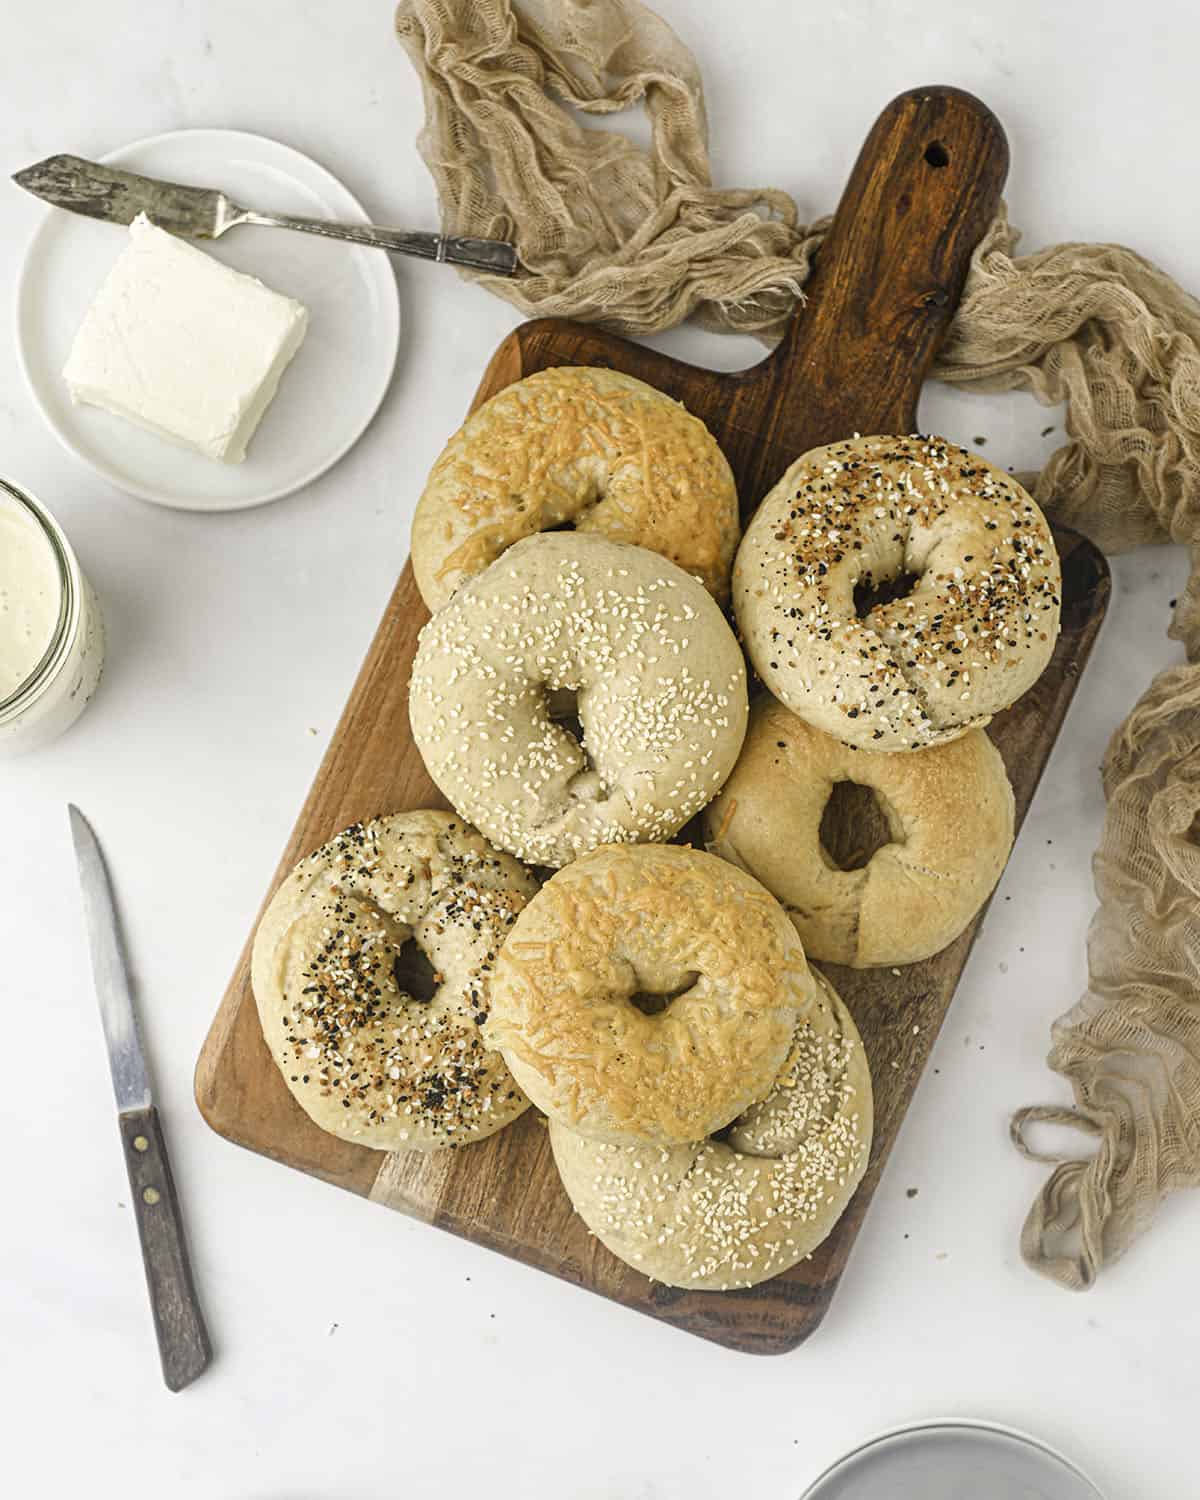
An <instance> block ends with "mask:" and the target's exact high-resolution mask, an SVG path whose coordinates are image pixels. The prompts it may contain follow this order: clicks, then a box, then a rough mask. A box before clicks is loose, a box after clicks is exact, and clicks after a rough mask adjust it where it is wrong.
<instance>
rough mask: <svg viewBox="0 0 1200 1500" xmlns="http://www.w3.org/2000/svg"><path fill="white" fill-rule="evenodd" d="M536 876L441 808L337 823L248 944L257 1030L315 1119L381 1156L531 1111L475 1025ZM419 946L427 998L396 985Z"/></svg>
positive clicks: (486, 1128)
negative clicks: (411, 946)
mask: <svg viewBox="0 0 1200 1500" xmlns="http://www.w3.org/2000/svg"><path fill="white" fill-rule="evenodd" d="M536 890H537V882H536V881H535V880H534V878H533V876H532V875H530V874H529V873H528V872H527V871H526V870H524V869H522V868H521V866H520V865H519V864H518V863H517V862H516V860H515V859H510V858H509V857H508V855H507V854H500V853H498V852H497V851H496V850H495V849H491V848H489V847H488V845H487V844H486V843H484V841H483V839H482V838H480V836H479V834H477V833H476V832H475V831H474V830H473V829H471V828H468V827H466V826H465V825H464V823H463V821H462V819H461V818H457V817H455V816H454V815H453V814H452V813H445V812H407V813H396V814H393V815H392V816H390V817H384V818H376V819H374V820H373V821H372V822H370V823H355V824H354V825H353V826H352V827H350V828H347V829H344V830H343V831H342V832H341V833H339V834H338V835H337V836H336V837H335V838H333V839H331V840H330V841H329V842H328V843H327V844H325V845H324V846H323V847H322V848H320V849H318V850H317V851H316V852H315V853H314V854H310V855H309V856H308V858H307V859H304V860H301V862H300V863H299V865H297V866H296V868H295V870H293V871H292V873H291V874H290V875H289V876H288V878H287V879H286V880H285V881H284V883H283V884H282V885H281V886H280V888H279V890H278V891H276V893H275V895H274V897H273V898H272V900H271V903H270V905H269V906H268V907H267V910H266V912H265V913H264V914H263V919H262V921H261V922H260V924H259V927H258V932H257V933H256V935H255V939H254V951H253V955H252V962H251V978H252V982H253V987H254V998H255V1000H256V1002H257V1005H258V1014H259V1019H260V1020H261V1022H262V1028H263V1035H264V1037H265V1038H266V1042H267V1046H268V1047H269V1048H270V1050H271V1055H272V1057H273V1058H274V1059H275V1062H276V1065H277V1066H278V1068H279V1070H280V1072H281V1073H282V1074H283V1078H284V1081H285V1083H286V1084H287V1086H288V1088H289V1089H290V1090H291V1092H292V1094H293V1096H294V1097H295V1099H296V1100H297V1102H298V1103H299V1104H300V1106H301V1107H302V1108H303V1109H304V1111H305V1113H306V1114H308V1115H309V1117H310V1118H311V1119H313V1120H314V1121H315V1122H316V1123H317V1124H318V1125H319V1126H320V1127H321V1128H322V1129H323V1130H328V1131H329V1132H331V1133H332V1134H333V1135H337V1136H341V1137H343V1138H344V1139H347V1140H353V1141H356V1142H357V1143H358V1144H359V1145H363V1146H371V1147H374V1148H375V1149H376V1150H379V1151H397V1150H415V1151H431V1150H434V1149H435V1148H437V1147H439V1146H461V1145H465V1144H467V1142H469V1141H477V1140H482V1139H483V1138H484V1137H485V1136H488V1135H491V1134H492V1133H493V1132H494V1131H496V1130H499V1129H500V1128H501V1126H503V1125H507V1124H508V1122H509V1121H510V1120H513V1119H515V1118H516V1117H517V1116H518V1115H519V1114H521V1112H522V1111H523V1110H525V1109H527V1108H528V1106H529V1101H528V1100H527V1099H526V1098H525V1096H524V1094H522V1093H521V1091H520V1089H519V1088H518V1087H517V1085H516V1084H515V1083H514V1081H513V1079H512V1077H511V1075H510V1074H509V1071H508V1069H507V1068H506V1067H505V1066H504V1060H503V1059H502V1058H501V1057H500V1056H499V1054H498V1053H495V1052H490V1051H489V1050H488V1049H487V1048H486V1047H485V1046H484V1044H483V1041H482V1040H481V1036H480V1028H481V1025H482V1023H483V1021H484V1019H485V1018H486V1015H487V1005H488V986H489V981H490V978H491V972H492V966H493V963H494V961H495V958H496V954H497V953H498V952H499V950H500V946H501V944H502V943H503V941H504V938H505V936H506V934H507V932H508V929H509V927H510V926H511V925H512V923H513V920H514V919H515V917H516V915H517V913H518V912H519V911H520V910H521V908H522V907H523V906H524V905H525V903H526V901H528V900H529V898H530V896H532V895H533V893H534V891H536ZM410 941H411V942H412V943H415V944H416V945H417V947H418V948H419V949H420V950H421V951H422V952H423V953H424V954H425V956H426V958H427V959H428V961H429V963H430V965H431V966H432V969H433V971H434V972H433V982H434V990H433V994H432V996H431V997H430V998H428V999H417V998H415V997H414V996H413V995H412V994H410V993H409V992H408V991H407V989H406V988H405V987H404V985H403V983H402V970H401V969H400V967H399V965H400V964H401V963H402V955H403V953H404V950H405V946H406V944H408V943H410Z"/></svg>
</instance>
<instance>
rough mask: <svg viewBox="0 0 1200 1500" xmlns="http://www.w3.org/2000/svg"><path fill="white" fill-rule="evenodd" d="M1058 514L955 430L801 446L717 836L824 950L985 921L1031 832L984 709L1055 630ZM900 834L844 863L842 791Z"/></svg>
mask: <svg viewBox="0 0 1200 1500" xmlns="http://www.w3.org/2000/svg"><path fill="white" fill-rule="evenodd" d="M1061 588H1062V582H1061V574H1060V570H1059V564H1058V554H1057V552H1056V550H1055V547H1054V540H1053V537H1052V536H1051V534H1050V528H1049V526H1048V524H1047V522H1046V519H1045V517H1044V516H1043V515H1042V513H1041V511H1040V510H1039V508H1038V506H1037V505H1036V504H1035V502H1034V501H1033V500H1032V499H1031V498H1030V496H1029V495H1027V494H1026V493H1025V491H1024V490H1023V489H1022V488H1021V486H1020V485H1019V484H1018V483H1017V482H1016V480H1014V479H1013V478H1012V476H1011V475H1009V474H1006V473H1005V472H1004V471H1003V470H1001V469H997V468H996V467H995V466H994V465H992V464H990V463H988V462H987V460H986V459H983V458H981V457H979V455H978V454H973V453H969V452H968V451H967V450H966V449H964V448H959V447H957V446H956V445H955V444H953V443H949V442H947V441H946V440H945V439H943V438H934V437H925V436H922V435H920V434H916V435H913V436H909V437H893V436H886V435H884V436H872V437H856V438H853V439H851V440H850V441H848V442H842V443H832V444H829V445H828V446H826V447H823V448H815V449H813V450H812V451H811V452H810V453H806V454H804V455H803V456H802V457H801V458H799V459H797V460H796V462H795V463H794V464H792V466H791V467H790V468H789V469H788V470H787V472H786V473H785V474H784V476H783V478H782V479H781V480H780V481H779V483H778V484H777V485H776V486H775V487H774V489H772V490H771V492H770V493H769V494H768V495H767V497H766V498H765V499H764V500H763V502H762V504H761V505H760V506H759V508H758V510H757V511H756V513H755V515H754V518H753V520H752V521H751V523H750V526H749V527H748V528H747V531H746V534H745V537H744V538H743V540H742V544H741V546H740V547H739V549H738V554H737V558H736V560H735V562H734V572H733V604H734V611H735V614H736V616H737V620H738V624H739V626H740V628H741V631H742V638H743V641H744V643H745V646H746V651H747V653H748V655H749V657H750V660H751V662H752V663H753V665H754V668H755V670H756V672H757V673H758V675H759V677H760V678H761V680H762V682H763V683H764V685H765V686H766V688H767V689H768V691H769V693H770V694H773V695H774V697H773V699H772V698H765V699H763V700H761V701H759V702H757V703H756V704H755V709H754V713H753V717H752V721H751V727H750V731H749V733H748V734H747V737H746V740H745V743H744V745H743V750H742V754H741V757H740V758H739V761H738V764H737V766H736V767H735V768H734V772H733V774H732V776H731V777H730V778H729V780H728V781H727V782H726V783H725V785H724V787H723V788H722V790H721V792H720V794H719V795H718V797H717V798H716V799H714V801H713V803H711V804H710V806H709V807H708V809H707V810H706V813H705V831H706V837H707V841H708V847H709V848H710V849H711V850H713V851H714V852H716V853H718V854H720V855H722V856H723V857H724V858H727V859H730V860H732V861H733V862H734V863H736V864H738V865H740V866H741V867H742V868H743V869H746V870H748V871H749V872H750V873H751V874H753V875H755V876H756V877H757V878H758V879H759V880H761V881H762V882H763V883H764V884H765V885H766V886H767V888H768V889H769V890H770V891H771V892H772V893H773V894H774V895H775V896H777V897H778V898H779V900H780V901H781V902H782V903H783V905H784V907H785V909H786V910H787V911H788V914H789V915H790V916H791V918H792V921H793V922H794V923H795V926H796V929H797V931H798V932H799V933H800V935H801V937H802V938H803V940H804V943H805V945H806V948H807V949H808V951H809V952H810V953H811V954H812V955H814V956H815V957H817V958H821V959H827V960H830V961H832V962H836V963H842V964H846V965H849V966H851V967H854V968H865V967H870V966H873V965H881V964H888V965H891V964H903V963H914V962H917V961H918V960H920V959H924V958H928V957H930V956H931V955H932V954H934V953H937V952H939V951H940V950H941V949H942V948H944V947H946V946H947V944H949V943H950V942H952V941H954V939H956V938H957V937H958V936H959V935H960V934H961V933H962V931H963V930H964V929H965V928H966V927H967V926H969V924H970V923H971V921H972V920H973V919H974V917H975V915H976V914H977V912H978V911H979V908H980V907H981V906H982V905H983V903H984V901H986V899H987V897H988V896H989V895H990V894H991V892H992V890H993V888H994V887H995V884H996V882H997V880H998V879H999V878H1000V873H1001V871H1002V870H1003V868H1004V864H1005V862H1006V860H1007V858H1008V855H1009V852H1010V850H1011V848H1012V840H1013V828H1014V807H1013V797H1012V788H1011V787H1010V785H1009V782H1008V777H1007V774H1006V772H1005V770H1004V766H1003V763H1002V762H1001V760H1000V757H999V755H998V754H997V753H996V750H995V748H994V747H993V746H992V744H991V742H990V741H989V740H988V739H987V737H986V734H985V733H984V731H983V725H985V724H986V723H987V722H988V720H989V719H990V718H991V717H992V716H993V715H994V714H995V713H997V712H999V711H1000V710H1001V709H1002V708H1006V707H1007V706H1008V705H1009V704H1010V703H1012V702H1013V701H1015V699H1016V698H1018V697H1019V696H1020V695H1021V694H1022V693H1023V692H1025V691H1026V689H1027V688H1029V687H1030V686H1032V684H1033V683H1034V682H1035V681H1036V680H1037V678H1038V677H1039V676H1040V675H1041V673H1042V671H1043V669H1044V668H1045V666H1046V664H1047V662H1048V661H1049V660H1050V657H1051V655H1052V654H1053V650H1054V643H1055V641H1056V639H1057V637H1058V631H1059V614H1060V608H1061ZM845 782H850V783H853V784H855V785H858V786H866V787H868V788H870V789H872V791H873V792H874V794H875V801H876V805H877V807H878V809H879V811H880V813H881V815H882V822H883V823H884V825H885V828H886V832H885V836H884V837H883V838H882V840H881V842H880V844H879V847H878V848H876V849H873V850H871V851H870V852H869V857H868V858H867V859H866V860H865V861H863V862H862V863H861V864H858V862H855V865H853V866H851V867H849V868H846V867H841V866H839V864H838V862H837V861H836V860H835V859H834V858H833V856H832V855H831V854H830V852H829V850H828V849H827V848H826V847H825V845H824V842H823V839H822V819H823V816H824V814H825V812H826V809H827V807H828V805H829V804H830V802H831V798H832V796H833V794H834V791H835V789H836V788H837V787H838V785H839V784H841V783H845Z"/></svg>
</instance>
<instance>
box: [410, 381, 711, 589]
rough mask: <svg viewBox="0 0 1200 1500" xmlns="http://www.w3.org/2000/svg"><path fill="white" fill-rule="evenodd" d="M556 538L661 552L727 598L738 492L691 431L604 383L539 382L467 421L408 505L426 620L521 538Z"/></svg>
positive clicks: (672, 411) (500, 397)
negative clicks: (566, 534)
mask: <svg viewBox="0 0 1200 1500" xmlns="http://www.w3.org/2000/svg"><path fill="white" fill-rule="evenodd" d="M564 523H565V524H567V525H570V526H573V527H574V528H575V529H576V530H578V531H586V532H589V533H592V534H595V535H598V536H605V537H608V538H609V539H610V540H611V541H614V542H630V543H633V544H634V545H636V546H639V547H648V548H650V550H651V551H652V552H661V553H662V555H663V556H664V557H669V558H670V559H671V561H672V562H674V563H678V565H679V566H680V567H681V568H683V569H684V570H685V571H686V572H688V573H691V574H693V575H694V576H695V577H696V578H698V579H699V580H700V581H701V583H703V584H704V586H705V588H707V589H708V590H709V592H710V593H712V594H713V595H715V597H716V598H718V599H721V600H724V599H725V598H727V597H728V594H729V568H730V564H731V563H732V561H733V553H734V549H735V548H736V546H737V543H738V535H739V527H738V506H737V492H736V490H735V489H734V483H733V475H732V474H731V473H730V470H729V465H728V463H726V461H725V455H724V454H723V453H722V452H721V450H720V448H719V447H718V446H717V442H716V439H715V438H714V437H713V435H712V434H711V433H710V432H709V430H708V428H707V427H705V425H704V423H703V422H701V421H700V420H699V418H697V417H693V416H691V415H690V414H689V413H688V412H687V410H686V409H685V408H684V407H682V406H681V405H680V404H679V403H678V402H677V401H672V400H671V399H670V397H668V396H664V395H663V393H662V392H661V391H656V390H655V389H654V388H653V387H652V386H649V385H644V384H643V383H642V381H640V380H634V379H633V378H632V376H629V375H621V374H619V373H618V372H617V371H616V370H602V369H592V368H574V367H570V366H568V367H566V368H560V369H553V370H540V371H539V372H538V373H537V374H536V375H530V376H528V377H527V378H526V379H525V380H518V381H517V382H516V383H515V384H514V385H510V386H507V387H506V388H505V389H504V390H502V391H500V392H499V393H498V394H497V395H495V396H493V397H492V398H491V400H490V401H486V402H485V403H484V404H483V405H482V406H481V407H480V408H479V410H478V411H477V412H475V413H474V414H473V415H472V416H470V417H468V418H467V420H466V422H465V423H464V424H463V426H462V427H461V428H460V429H459V431H458V432H456V433H455V435H454V436H453V437H452V438H451V439H450V442H449V443H448V444H447V445H446V448H445V450H444V452H443V453H442V455H441V457H440V458H439V459H438V460H437V462H436V463H435V464H434V466H433V470H432V472H431V473H430V475H429V480H428V483H427V484H426V486H425V491H424V493H423V494H422V496H421V498H420V500H419V501H418V502H417V510H416V515H415V516H414V518H413V528H412V563H413V572H414V573H415V574H416V579H417V587H418V588H419V589H420V590H421V597H422V598H423V599H424V600H425V603H426V604H427V605H428V606H429V608H430V610H438V609H440V608H441V607H442V605H443V604H445V602H446V600H447V599H449V597H450V595H451V594H452V593H453V592H454V590H455V589H456V588H458V586H459V584H461V583H462V582H463V581H464V580H465V579H467V578H471V577H473V576H474V575H475V574H476V573H482V572H483V570H484V568H486V567H487V566H488V565H489V564H490V563H492V562H494V561H495V560H496V558H497V557H499V556H500V554H501V553H502V552H503V551H504V550H505V548H507V547H511V546H512V544H513V543H514V542H517V541H520V539H521V538H522V537H526V536H532V535H533V534H534V533H535V532H539V531H548V530H551V529H552V528H554V527H561V526H563V525H564Z"/></svg>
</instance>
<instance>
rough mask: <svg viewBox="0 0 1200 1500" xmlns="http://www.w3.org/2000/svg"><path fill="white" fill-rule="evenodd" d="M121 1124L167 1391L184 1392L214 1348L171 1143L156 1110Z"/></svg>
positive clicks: (126, 1117)
mask: <svg viewBox="0 0 1200 1500" xmlns="http://www.w3.org/2000/svg"><path fill="white" fill-rule="evenodd" d="M118 1119H119V1121H120V1125H121V1144H122V1146H123V1147H124V1149H125V1166H126V1168H127V1169H128V1172H129V1185H130V1187H131V1188H132V1189H133V1211H134V1213H135V1214H136V1215H137V1226H138V1234H139V1236H140V1237H141V1241H142V1262H143V1264H144V1265H145V1267H146V1285H147V1286H148V1287H149V1289H150V1307H151V1310H152V1311H153V1313H154V1331H155V1333H156V1334H157V1335H158V1353H159V1357H160V1358H161V1360H162V1371H163V1379H164V1380H165V1381H166V1383H167V1388H168V1390H172V1391H181V1390H183V1388H184V1386H185V1385H190V1384H191V1382H192V1381H193V1380H195V1378H196V1376H197V1375H199V1374H200V1373H201V1372H202V1371H203V1370H204V1369H205V1367H206V1366H207V1365H208V1362H209V1360H210V1358H211V1357H212V1347H211V1345H210V1344H209V1341H208V1330H207V1329H206V1328H205V1326H204V1316H203V1314H202V1313H201V1311H200V1303H199V1300H198V1299H197V1297H196V1288H195V1286H194V1285H193V1283H192V1268H191V1265H190V1264H189V1262H188V1253H187V1241H186V1240H185V1239H184V1234H183V1218H182V1216H181V1214H180V1211H179V1199H178V1197H177V1196H176V1193H175V1183H174V1181H173V1180H172V1177H171V1164H170V1162H169V1161H168V1160H167V1143H166V1141H165V1140H164V1139H163V1133H162V1126H161V1125H160V1123H159V1119H158V1111H157V1110H156V1109H155V1108H154V1107H153V1105H151V1106H150V1108H148V1109H131V1110H126V1111H125V1112H123V1113H122V1114H121V1115H119V1116H118Z"/></svg>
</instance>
